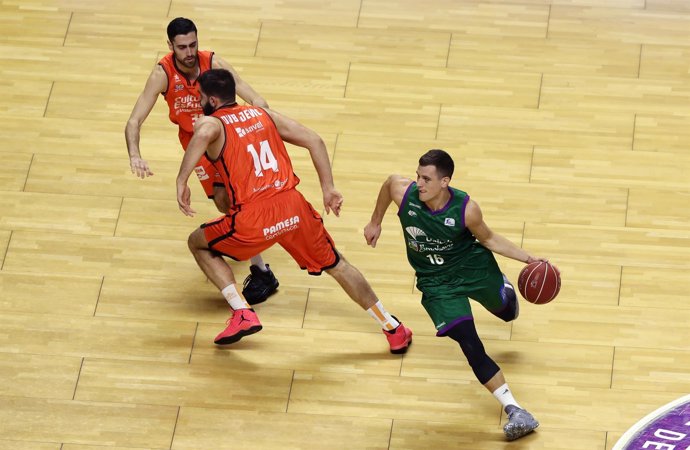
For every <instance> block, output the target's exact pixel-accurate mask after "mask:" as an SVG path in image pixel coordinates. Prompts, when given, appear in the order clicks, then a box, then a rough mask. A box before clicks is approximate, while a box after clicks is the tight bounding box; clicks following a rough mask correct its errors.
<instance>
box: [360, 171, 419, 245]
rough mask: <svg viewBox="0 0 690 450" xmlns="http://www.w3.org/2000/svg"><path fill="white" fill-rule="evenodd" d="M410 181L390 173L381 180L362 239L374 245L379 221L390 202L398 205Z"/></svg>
mask: <svg viewBox="0 0 690 450" xmlns="http://www.w3.org/2000/svg"><path fill="white" fill-rule="evenodd" d="M411 183H412V180H410V179H409V178H405V177H402V176H400V175H391V176H389V177H388V178H387V179H386V181H384V182H383V185H382V186H381V190H380V191H379V196H378V198H377V199H376V206H374V212H373V213H371V220H370V221H369V223H368V224H367V225H366V226H365V227H364V239H366V241H367V244H369V245H371V246H372V247H376V242H377V241H378V240H379V237H380V236H381V223H382V222H383V216H385V215H386V211H387V210H388V205H390V204H391V202H395V204H396V205H398V206H400V203H402V199H403V196H404V195H405V191H407V188H408V187H409V186H410V184H411Z"/></svg>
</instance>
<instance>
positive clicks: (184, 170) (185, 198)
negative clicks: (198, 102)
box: [177, 117, 221, 217]
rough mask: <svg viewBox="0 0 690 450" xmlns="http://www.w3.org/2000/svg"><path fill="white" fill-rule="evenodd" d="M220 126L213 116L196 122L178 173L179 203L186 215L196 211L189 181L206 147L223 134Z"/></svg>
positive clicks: (201, 118) (191, 214)
mask: <svg viewBox="0 0 690 450" xmlns="http://www.w3.org/2000/svg"><path fill="white" fill-rule="evenodd" d="M220 127H221V125H220V122H219V121H218V120H217V119H215V118H213V117H200V118H199V119H198V120H197V121H196V123H195V124H194V135H193V136H192V140H191V141H189V145H188V146H187V151H185V153H184V158H182V163H181V164H180V171H179V172H178V174H177V205H178V207H179V208H180V211H182V213H183V214H184V215H186V216H190V217H191V216H193V215H194V214H195V213H196V211H194V210H193V209H192V207H191V191H190V190H189V186H188V185H187V181H188V180H189V176H190V175H191V174H192V172H193V171H194V167H196V165H197V163H198V162H199V160H200V159H201V157H202V155H203V154H204V152H205V151H206V149H208V148H209V146H211V145H212V143H213V142H214V141H215V140H216V139H218V137H219V136H220V135H221V128H220Z"/></svg>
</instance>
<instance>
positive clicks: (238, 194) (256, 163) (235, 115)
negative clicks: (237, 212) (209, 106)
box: [207, 103, 299, 208]
mask: <svg viewBox="0 0 690 450" xmlns="http://www.w3.org/2000/svg"><path fill="white" fill-rule="evenodd" d="M212 116H213V117H217V118H218V119H220V121H221V123H222V124H223V129H224V132H225V143H224V145H223V149H222V150H221V153H220V156H219V157H218V159H217V160H216V161H213V165H214V166H215V168H216V170H218V173H220V176H221V178H222V179H223V183H224V184H225V188H226V189H227V191H228V196H229V197H230V204H231V205H232V207H233V208H238V207H241V206H242V205H244V204H246V203H249V202H256V201H260V200H265V199H268V198H271V197H273V196H275V195H277V194H279V193H281V192H285V191H287V190H289V189H293V188H295V186H297V184H299V178H298V177H297V175H295V173H294V172H293V170H292V162H291V161H290V156H289V155H288V152H287V150H286V149H285V144H284V143H283V139H282V138H281V137H280V134H278V130H277V129H276V126H275V124H274V123H273V119H271V116H269V115H268V113H267V112H266V111H264V110H263V109H262V108H259V107H256V106H239V105H238V104H237V103H233V104H232V105H228V106H223V107H221V108H219V109H217V110H216V111H215V112H214V113H213V114H212ZM207 156H208V155H207ZM209 159H211V158H209Z"/></svg>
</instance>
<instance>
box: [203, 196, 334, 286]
mask: <svg viewBox="0 0 690 450" xmlns="http://www.w3.org/2000/svg"><path fill="white" fill-rule="evenodd" d="M201 228H202V229H203V230H204V235H205V236H206V242H207V243H208V246H209V248H210V249H212V250H215V251H217V252H219V253H221V254H223V255H225V256H228V257H230V258H232V259H234V260H237V261H244V260H247V259H250V258H251V257H252V256H256V255H258V254H259V253H261V252H263V251H264V250H266V249H267V248H269V247H271V246H272V245H273V244H280V245H281V247H283V248H284V249H285V250H286V251H287V252H288V253H289V254H290V256H292V258H293V259H294V260H295V261H296V262H297V264H299V266H300V267H301V268H302V270H307V271H308V272H309V274H311V275H320V274H321V272H322V271H324V270H327V269H330V268H332V267H335V266H336V265H337V264H338V262H339V261H340V256H338V252H336V250H335V243H334V242H333V239H332V238H331V236H330V235H329V234H328V231H326V228H325V227H324V226H323V219H321V216H320V215H319V213H317V212H316V211H315V210H314V208H313V207H312V206H311V205H310V204H309V202H308V201H307V200H306V199H305V198H304V197H303V196H302V194H300V193H299V191H297V190H296V189H290V190H288V191H285V192H282V193H280V194H278V195H276V196H273V197H271V198H269V199H266V200H263V201H260V202H256V203H253V204H245V205H242V207H241V208H240V210H239V211H232V212H230V213H229V214H227V215H225V216H223V217H219V218H217V219H214V220H211V221H209V222H207V223H205V224H203V225H202V226H201Z"/></svg>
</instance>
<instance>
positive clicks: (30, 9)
mask: <svg viewBox="0 0 690 450" xmlns="http://www.w3.org/2000/svg"><path fill="white" fill-rule="evenodd" d="M177 16H185V17H188V18H191V19H192V20H194V21H195V22H196V24H197V26H198V27H199V41H200V47H201V48H202V49H211V50H214V51H215V52H216V53H217V54H218V55H220V56H222V57H223V58H224V59H226V60H228V61H229V62H230V63H231V64H232V65H233V66H234V67H235V68H236V69H237V70H238V72H240V73H241V75H242V76H243V78H244V79H246V80H247V81H248V82H249V83H250V84H251V85H252V86H253V87H254V88H255V89H256V90H257V91H258V92H260V93H261V94H262V95H263V96H264V98H266V99H267V101H268V102H269V104H270V105H271V107H272V108H274V109H276V110H279V111H281V112H284V113H286V114H288V115H289V116H291V117H294V118H296V119H298V120H300V121H301V122H303V123H304V124H306V125H308V126H309V127H312V128H313V129H315V130H316V131H318V132H319V133H320V134H321V135H322V136H323V138H324V140H325V141H326V143H327V145H328V148H329V152H330V156H331V161H332V165H333V171H334V175H335V179H336V187H337V188H338V189H339V190H340V191H341V192H342V193H343V194H344V196H345V205H344V210H343V214H342V215H341V217H340V218H335V217H331V216H328V217H325V223H326V226H327V227H328V229H329V230H330V232H331V234H332V235H333V237H334V239H335V241H336V243H337V245H338V248H339V249H340V250H341V251H342V253H344V254H345V256H346V257H347V258H348V259H349V260H350V261H351V262H353V263H354V264H355V265H356V266H357V267H359V269H360V270H361V271H362V272H363V273H364V274H365V276H366V277H367V278H368V279H369V280H370V282H371V284H372V285H373V287H374V288H375V290H376V291H377V293H378V295H379V297H380V298H381V299H382V300H383V301H384V304H385V305H386V306H387V308H388V309H389V310H391V311H392V312H393V313H394V314H396V315H397V316H398V317H399V318H400V319H401V320H402V321H404V322H405V323H406V324H407V325H408V326H410V327H411V328H412V329H413V330H414V333H415V338H414V344H413V346H412V348H411V349H410V351H409V352H408V353H407V354H406V355H404V356H402V357H400V356H395V355H391V354H389V353H388V352H387V344H386V341H385V338H384V336H383V335H382V334H381V332H380V331H379V330H378V328H377V326H376V324H375V323H374V322H373V321H372V320H371V319H370V318H369V316H368V315H367V314H366V313H365V312H363V311H361V310H360V309H359V308H358V307H356V305H355V304H354V303H352V302H350V301H349V300H348V299H347V297H346V295H345V294H344V293H343V292H341V291H340V290H339V289H338V287H337V285H336V283H335V282H334V281H333V280H331V279H329V277H327V276H322V277H309V276H307V275H306V274H304V273H302V272H301V271H300V270H299V269H298V267H297V266H296V265H295V264H294V262H293V261H292V260H291V259H290V258H289V257H288V256H287V254H286V253H285V252H283V251H282V249H280V248H275V249H271V250H269V251H268V252H266V253H265V254H264V258H265V259H266V260H267V261H268V262H269V264H270V265H271V267H272V268H273V270H274V272H275V273H276V275H277V276H278V278H279V279H280V282H281V287H280V290H279V292H278V293H277V294H276V295H275V296H273V297H272V298H271V299H270V300H269V301H268V302H266V303H265V304H262V305H260V306H258V307H257V312H258V314H259V316H260V318H261V320H262V322H263V324H264V330H263V331H261V332H260V333H258V334H256V335H254V336H251V337H248V338H246V339H244V340H242V341H241V342H240V343H238V344H236V345H234V346H232V347H230V348H226V349H220V348H216V347H215V346H214V345H213V343H212V340H213V337H214V336H215V334H216V333H217V332H218V331H219V330H221V329H222V328H223V326H224V321H225V319H226V316H227V311H226V306H225V302H224V301H223V300H222V297H221V296H220V294H219V293H218V292H217V291H216V290H215V288H214V287H213V286H212V285H211V284H210V283H208V282H207V281H206V279H205V278H204V276H203V275H202V273H201V272H200V271H199V269H198V268H197V267H196V264H195V262H194V260H193V258H192V256H191V255H190V254H189V252H188V250H187V247H186V237H187V235H188V234H189V233H190V232H191V231H192V230H193V229H194V228H196V227H197V226H198V225H199V224H200V223H202V222H203V221H205V220H207V219H210V218H212V217H214V216H216V213H215V212H214V208H213V207H212V205H211V204H210V202H209V201H208V200H206V199H204V198H203V195H202V192H201V189H200V186H198V184H197V183H196V182H195V181H193V180H192V182H191V183H190V186H191V187H192V189H193V206H194V207H196V208H197V210H198V211H199V214H198V215H197V217H195V218H194V219H189V218H186V217H184V216H182V214H181V213H180V212H179V211H178V209H177V204H176V201H175V185H174V177H175V175H176V173H177V169H178V165H179V162H180V159H181V153H182V152H181V149H180V146H179V143H178V141H177V136H176V129H175V127H174V126H173V125H172V124H170V123H169V122H168V120H167V114H166V113H167V111H166V105H165V103H164V102H163V101H159V102H158V103H157V105H156V107H155V109H154V111H153V112H152V113H151V116H150V117H149V119H148V120H147V122H146V124H145V126H144V129H143V131H142V141H141V148H142V154H143V156H144V158H146V159H148V160H149V162H150V164H151V167H152V169H153V171H154V172H155V176H153V177H151V178H149V179H146V180H139V179H137V178H135V177H134V176H133V175H132V174H131V173H130V171H129V164H128V160H127V156H126V155H127V153H126V147H125V141H124V133H123V131H124V126H125V122H126V120H127V117H128V116H129V113H130V111H131V108H132V106H133V105H134V102H135V100H136V98H137V96H138V94H139V92H140V91H141V89H142V88H143V85H144V82H145V80H146V77H147V76H148V74H149V72H150V70H151V68H152V67H153V65H154V64H155V63H156V61H157V60H158V59H159V58H160V57H161V56H162V55H163V54H164V53H166V52H167V46H166V37H165V27H166V26H167V23H168V22H169V21H170V20H171V19H172V18H174V17H177ZM0 27H1V29H2V34H1V35H0V49H1V50H2V57H3V60H2V63H1V64H0V76H1V78H2V81H3V82H2V83H0V121H1V123H2V128H1V129H0V152H1V153H0V156H1V157H2V159H3V162H2V164H0V198H1V200H0V318H1V319H2V320H1V322H2V327H1V328H0V449H3V450H4V449H8V450H9V449H12V450H15V449H17V450H24V449H41V450H49V449H50V450H57V449H62V450H96V449H101V450H102V449H113V450H114V449H118V450H123V449H178V450H181V449H201V450H205V449H347V450H353V449H395V450H400V449H429V448H435V449H441V450H445V449H480V450H482V449H486V450H493V449H548V450H553V449H563V450H579V449H582V450H590V449H602V450H603V449H610V448H612V446H613V444H614V443H615V442H616V440H617V439H618V438H619V437H620V436H621V435H622V434H623V433H624V432H625V431H626V430H627V429H628V427H629V426H631V425H632V424H634V423H635V422H636V421H637V420H638V419H640V418H641V417H643V416H644V415H646V414H647V413H649V412H650V411H652V410H654V409H656V408H657V407H659V406H661V405H663V404H665V403H668V402H670V401H672V400H674V399H677V398H679V397H681V396H682V395H684V394H688V392H690V352H689V351H688V346H689V342H690V331H689V330H690V326H689V325H688V324H689V323H690V302H688V297H687V295H688V294H687V293H688V289H687V284H688V281H689V276H688V272H689V270H690V225H689V224H690V181H689V180H690V152H689V151H688V148H689V147H690V125H689V124H690V4H689V3H688V2H686V1H684V0H512V1H510V0H505V1H504V0H481V1H475V0H466V1H465V0H431V1H428V2H420V1H413V0H339V1H330V0H327V1H323V0H321V1H316V0H299V1H298V0H285V1H278V0H256V1H254V2H240V1H236V0H150V1H139V2H134V1H129V0H121V1H120V0H113V1H107V0H105V1H100V2H95V1H87V0H0ZM430 148H443V149H446V150H448V151H449V152H450V153H451V154H452V155H453V156H454V158H455V160H456V174H455V176H454V180H453V184H454V185H455V186H456V187H459V188H461V189H463V190H466V191H468V192H469V193H470V194H471V195H472V197H473V198H475V199H476V200H477V201H478V202H479V204H480V205H481V206H482V209H483V211H484V215H485V219H486V221H487V223H488V224H489V225H490V226H492V227H493V228H494V229H495V230H496V231H498V232H500V233H502V234H504V235H505V236H506V237H508V238H510V239H512V240H514V241H515V242H516V243H518V244H519V245H521V246H523V247H524V248H526V249H528V250H529V251H530V252H532V253H534V254H536V255H539V256H545V257H548V258H549V259H550V260H551V261H552V262H553V263H555V264H556V265H558V266H559V267H560V269H561V271H562V276H563V287H562V290H561V293H560V295H559V297H558V298H557V299H556V300H555V301H554V302H553V303H551V304H548V305H543V306H535V305H531V304H528V303H526V302H523V303H522V309H521V315H520V317H519V319H518V320H517V321H515V322H514V323H508V324H506V323H503V322H500V321H498V320H497V319H494V318H493V317H492V316H490V315H489V314H487V313H486V312H485V311H483V310H481V308H480V307H476V308H475V310H474V312H475V315H476V321H477V326H478V329H479V333H480V335H481V336H482V337H483V339H484V344H485V346H486V347H487V350H488V352H489V354H490V355H492V356H493V358H494V359H495V360H496V361H497V362H498V364H499V365H500V366H501V367H502V368H503V370H504V372H505V374H506V377H507V379H508V382H509V383H510V385H511V387H512V389H513V390H514V391H515V394H516V397H517V399H518V400H519V402H520V403H521V404H522V405H523V406H525V407H526V408H528V409H529V410H530V411H532V412H533V413H534V414H535V416H536V417H537V418H538V419H539V420H540V422H541V426H540V428H539V429H538V431H537V432H536V433H533V434H532V435H530V436H527V437H525V438H523V439H521V440H519V441H516V442H513V443H506V442H504V441H503V436H502V433H501V426H502V423H504V421H505V417H503V415H502V414H501V409H500V406H499V405H498V403H497V402H496V401H495V400H494V399H493V398H492V396H491V395H490V394H488V393H487V392H485V391H484V389H483V388H482V387H481V386H480V385H479V384H478V382H477V381H476V380H475V379H474V377H473V375H472V372H471V370H470V369H469V367H468V366H467V364H466V362H465V361H464V358H463V357H462V355H461V353H460V350H459V348H457V346H456V345H454V343H453V342H452V341H449V340H444V339H440V338H436V337H434V331H435V330H434V328H433V326H432V324H431V321H430V320H429V319H428V317H427V316H426V314H425V312H424V310H423V308H422V307H421V305H420V302H419V301H420V294H419V293H418V292H417V291H416V290H415V288H414V276H413V273H412V271H411V269H410V268H409V266H408V265H407V263H406V260H405V255H404V249H403V244H402V239H401V230H400V229H399V225H398V224H397V223H396V218H395V214H394V211H393V210H392V209H391V211H390V212H389V215H388V217H387V219H386V221H385V222H384V234H383V236H382V238H381V241H380V243H379V246H378V247H377V248H376V249H371V248H369V247H367V246H366V245H365V242H364V239H363V237H362V230H363V227H364V225H365V224H366V223H367V221H368V219H369V215H370V213H371V209H372V207H373V205H374V201H375V199H376V195H377V192H378V189H379V186H380V184H381V183H382V182H383V180H384V179H385V177H386V176H387V175H388V174H390V173H401V174H404V175H407V176H413V175H414V171H415V169H416V161H417V159H418V157H419V156H420V155H421V154H422V153H423V152H425V151H426V150H428V149H430ZM290 151H291V153H292V155H293V160H294V162H295V167H296V171H297V173H298V174H299V175H300V176H301V178H302V180H303V181H302V184H301V190H302V192H304V194H305V195H306V196H307V197H308V198H309V199H310V200H311V201H312V202H313V203H314V205H315V206H317V207H318V206H320V205H321V201H320V198H321V197H320V191H319V185H318V182H317V180H316V175H315V172H314V170H313V168H312V166H311V163H310V160H309V158H308V156H307V153H306V151H304V150H302V149H299V148H294V147H291V148H290ZM499 263H500V264H501V266H502V268H503V270H504V272H505V273H506V274H507V275H508V276H509V278H511V279H512V280H515V279H516V278H517V274H518V272H519V270H520V268H521V264H520V263H517V262H516V261H510V260H505V259H503V258H501V259H499ZM233 268H234V269H235V271H236V274H237V277H238V279H239V280H242V279H243V278H244V277H245V276H246V275H247V273H248V265H247V263H233Z"/></svg>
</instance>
